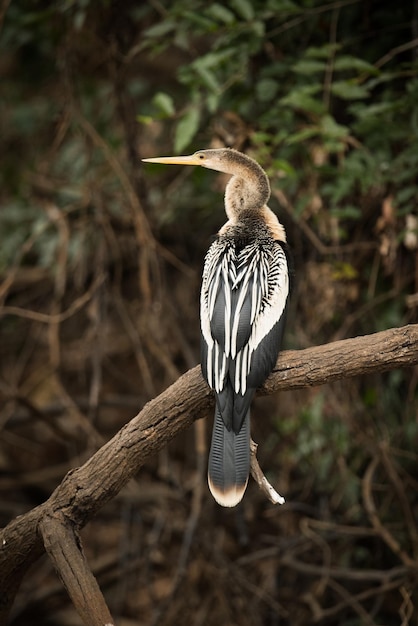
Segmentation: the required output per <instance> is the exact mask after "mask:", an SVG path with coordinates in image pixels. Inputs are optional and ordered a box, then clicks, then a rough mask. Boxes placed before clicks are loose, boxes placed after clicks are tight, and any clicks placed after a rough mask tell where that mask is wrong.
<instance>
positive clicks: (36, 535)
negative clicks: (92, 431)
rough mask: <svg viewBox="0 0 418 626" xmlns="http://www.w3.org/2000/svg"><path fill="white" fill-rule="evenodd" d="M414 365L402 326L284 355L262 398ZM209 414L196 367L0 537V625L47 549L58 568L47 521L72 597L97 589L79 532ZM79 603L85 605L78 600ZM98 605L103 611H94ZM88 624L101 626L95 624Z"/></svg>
mask: <svg viewBox="0 0 418 626" xmlns="http://www.w3.org/2000/svg"><path fill="white" fill-rule="evenodd" d="M417 363H418V325H411V326H405V327H402V328H397V329H391V330H387V331H384V332H380V333H375V334H373V335H367V336H365V337H356V338H354V339H346V340H343V341H337V342H334V343H331V344H326V345H323V346H318V347H314V348H307V349H305V350H298V351H286V352H283V353H282V354H281V355H280V357H279V359H278V362H277V365H276V367H275V369H274V371H273V373H272V374H271V376H270V377H269V378H268V380H267V381H266V383H265V385H264V386H263V388H262V389H261V390H260V393H262V394H271V393H273V392H275V391H278V390H285V389H299V388H303V387H309V386H316V385H322V384H325V383H328V382H330V381H334V380H337V379H341V378H348V377H352V376H360V375H364V374H370V373H373V372H382V371H386V370H391V369H395V368H399V367H407V366H412V365H415V364H417ZM212 409H213V398H212V394H211V391H210V390H209V389H208V387H207V385H206V384H205V382H204V381H203V379H202V377H201V374H200V368H199V367H195V368H194V369H192V370H190V371H188V372H187V373H186V374H184V375H183V376H182V377H181V378H179V380H178V381H177V382H176V383H174V384H173V385H172V386H171V387H169V388H168V389H167V390H166V391H164V392H163V393H162V394H161V395H160V396H158V397H157V398H155V399H154V400H152V401H151V402H149V403H147V404H146V405H145V406H144V408H143V409H142V411H141V412H140V413H138V415H136V417H134V418H133V419H132V420H131V421H130V422H129V423H128V424H126V425H125V426H124V427H123V428H122V429H121V430H120V431H119V432H118V433H117V434H116V435H115V436H114V437H113V439H111V440H110V441H109V442H107V443H106V444H105V445H104V446H103V447H102V448H100V450H98V451H97V452H96V454H94V455H93V456H92V457H91V458H90V459H89V460H88V461H87V462H86V463H85V464H84V465H83V466H82V467H79V468H77V469H74V470H71V471H70V472H69V473H68V474H67V475H66V476H65V478H64V479H63V481H62V482H61V484H60V485H59V486H58V487H57V489H56V490H55V491H54V492H53V493H52V495H51V497H50V498H49V499H48V500H47V502H45V503H43V504H42V505H40V506H38V507H36V508H35V509H33V510H31V511H29V512H28V513H26V514H24V515H21V516H19V517H17V518H16V519H14V520H13V521H11V522H10V523H9V524H8V526H6V527H5V528H4V529H3V530H2V531H1V532H0V623H1V624H5V623H7V616H8V614H9V611H10V608H11V605H12V603H13V600H14V597H15V594H16V592H17V590H18V588H19V585H20V583H21V581H22V578H23V577H24V575H25V573H26V572H27V570H28V568H29V566H30V565H31V564H32V563H33V562H34V561H35V560H36V559H37V558H39V556H40V555H41V554H42V553H43V552H44V551H45V549H47V551H48V552H49V553H50V554H52V558H53V560H54V561H55V565H56V566H58V567H59V562H60V559H61V557H60V556H59V550H60V549H63V548H62V545H61V548H59V547H58V548H57V546H56V545H54V543H53V537H52V536H51V528H52V529H53V527H54V525H52V526H51V520H54V524H58V525H60V524H61V526H60V527H59V528H58V529H57V530H56V539H57V541H58V542H60V541H61V543H63V541H64V539H62V537H64V538H67V539H66V553H65V561H67V562H68V560H71V558H72V555H73V556H74V562H73V563H72V566H73V572H72V574H71V573H70V575H68V574H66V573H65V572H62V571H61V572H60V574H61V577H62V578H63V579H64V583H65V584H66V586H67V589H68V590H69V593H70V594H71V593H72V592H71V586H72V585H73V584H74V582H75V580H77V579H78V578H81V579H82V583H83V584H85V588H90V589H91V588H94V587H95V584H94V582H93V581H92V580H91V572H89V571H88V567H87V564H86V562H85V559H84V557H82V556H81V553H80V546H79V544H78V543H77V541H76V539H75V538H76V537H77V531H78V529H80V528H82V527H83V526H84V525H85V524H86V523H87V522H88V521H89V519H91V517H92V516H93V515H94V514H95V513H96V512H97V511H98V510H99V509H100V508H101V507H102V506H103V505H104V504H105V503H106V502H108V501H109V500H111V499H112V498H113V497H114V496H115V495H116V494H117V493H118V492H119V491H120V489H121V488H122V487H123V486H124V485H125V484H126V483H127V482H128V480H129V479H130V478H131V477H132V476H133V475H134V474H136V473H137V471H138V470H139V468H140V467H141V466H142V465H143V463H144V462H145V461H146V459H148V457H150V456H151V455H152V454H154V453H155V452H156V451H157V450H159V449H160V448H162V447H163V446H164V445H166V444H167V442H168V441H170V440H171V439H172V438H173V437H175V436H176V435H177V434H178V433H179V432H180V431H182V430H184V429H185V428H187V427H188V426H189V425H190V424H192V422H193V421H194V420H196V419H199V418H202V417H205V416H206V415H208V413H210V412H211V411H212ZM53 534H54V533H53ZM60 536H61V539H60V538H59V537H60ZM69 537H70V538H71V540H68V538H69ZM45 546H46V547H45ZM57 554H58V556H57ZM54 555H55V556H54ZM72 578H73V580H72ZM88 579H90V580H88ZM96 591H97V593H96V595H95V598H96V600H97V603H98V604H96V605H94V603H93V604H92V606H91V607H87V608H86V607H85V606H82V607H81V608H80V606H78V607H77V608H78V610H79V613H80V615H82V617H83V619H84V620H85V623H89V622H88V619H90V618H91V616H92V615H93V614H95V615H96V617H97V610H100V611H102V613H103V615H105V614H106V609H105V608H103V603H102V600H101V599H100V597H99V596H98V594H100V590H98V589H97V590H96ZM74 597H76V600H75V603H76V602H77V594H73V601H74ZM79 602H80V603H81V604H83V602H84V596H83V594H81V598H80V600H79ZM97 606H99V607H101V608H99V609H97ZM82 611H84V613H82ZM86 615H88V616H90V617H89V618H87V617H86ZM109 616H110V614H109ZM86 620H87V621H86ZM90 623H95V624H96V623H102V621H98V618H97V619H96V621H94V622H93V621H91V622H90ZM103 623H110V622H103Z"/></svg>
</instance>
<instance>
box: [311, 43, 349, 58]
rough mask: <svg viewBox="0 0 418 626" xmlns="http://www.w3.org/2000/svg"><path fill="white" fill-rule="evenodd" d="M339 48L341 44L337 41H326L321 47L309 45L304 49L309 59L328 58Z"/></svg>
mask: <svg viewBox="0 0 418 626" xmlns="http://www.w3.org/2000/svg"><path fill="white" fill-rule="evenodd" d="M339 48H341V44H338V43H326V44H325V45H323V46H321V47H316V46H311V47H310V48H308V49H307V50H306V52H305V56H306V57H308V58H311V59H312V58H314V59H328V58H329V57H330V56H331V55H332V54H334V53H335V52H336V51H337V50H338V49H339Z"/></svg>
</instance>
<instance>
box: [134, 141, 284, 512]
mask: <svg viewBox="0 0 418 626" xmlns="http://www.w3.org/2000/svg"><path fill="white" fill-rule="evenodd" d="M143 160H144V161H149V162H151V163H169V164H178V165H201V166H202V167H206V168H209V169H212V170H216V171H218V172H224V173H226V174H231V175H232V178H231V179H230V180H229V181H228V184H227V186H226V190H225V211H226V214H227V216H228V221H227V222H226V224H224V226H222V228H221V229H220V231H219V233H218V237H217V239H216V240H215V241H214V243H213V244H212V245H211V246H210V248H209V250H208V252H207V255H206V258H205V264H204V269H203V279H202V288H201V296H200V323H201V339H202V341H201V366H202V373H203V376H204V378H205V379H206V381H207V382H208V384H209V386H210V387H211V388H212V389H214V391H215V397H216V407H215V420H214V425H213V433H212V443H211V449H210V454H209V467H208V482H209V487H210V490H211V492H212V495H213V497H214V498H215V500H216V501H217V502H218V503H219V504H221V505H222V506H228V507H232V506H235V505H236V504H238V502H239V501H240V500H241V499H242V497H243V495H244V491H245V488H246V486H247V482H248V475H249V469H250V404H251V400H252V398H253V396H254V393H255V390H256V388H257V387H259V386H260V385H261V384H262V383H263V382H264V380H265V379H266V378H267V376H268V375H269V374H270V372H271V371H272V369H273V367H274V365H275V363H276V360H277V356H278V353H279V349H280V344H281V340H282V334H283V327H284V318H285V309H286V303H287V296H288V293H289V271H288V263H287V255H286V234H285V231H284V228H283V226H282V225H281V224H280V222H279V221H278V219H277V217H276V216H275V214H274V213H273V212H272V211H271V210H270V209H269V208H268V207H267V204H266V203H267V201H268V199H269V197H270V184H269V180H268V178H267V175H266V173H265V172H264V170H263V169H262V168H261V167H260V166H259V165H258V163H256V161H254V160H253V159H251V158H250V157H248V156H247V155H245V154H242V153H241V152H237V151H236V150H232V149H229V148H224V149H212V150H199V151H198V152H196V153H195V154H192V155H190V156H179V157H157V158H153V159H143Z"/></svg>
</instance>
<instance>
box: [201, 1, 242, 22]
mask: <svg viewBox="0 0 418 626" xmlns="http://www.w3.org/2000/svg"><path fill="white" fill-rule="evenodd" d="M206 14H207V15H209V17H212V18H213V19H215V20H218V22H224V23H225V24H233V23H234V22H235V15H234V14H233V13H232V12H231V11H229V10H228V9H226V8H225V7H224V6H222V5H221V4H218V3H215V4H211V5H210V6H209V8H208V9H207V10H206Z"/></svg>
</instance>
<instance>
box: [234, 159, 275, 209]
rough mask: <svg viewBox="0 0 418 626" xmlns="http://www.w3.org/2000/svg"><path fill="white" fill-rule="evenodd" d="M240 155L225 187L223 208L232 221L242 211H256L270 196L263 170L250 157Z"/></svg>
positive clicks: (267, 181) (268, 185)
mask: <svg viewBox="0 0 418 626" xmlns="http://www.w3.org/2000/svg"><path fill="white" fill-rule="evenodd" d="M240 157H241V158H240V159H239V162H238V163H236V164H235V167H234V171H233V172H230V173H231V174H233V176H232V178H231V180H230V181H229V182H228V184H227V186H226V189H225V210H226V214H227V216H228V218H229V219H230V220H232V221H235V220H237V219H239V218H240V215H242V213H243V212H253V211H256V212H258V211H259V210H261V209H262V208H263V206H265V205H266V203H267V201H268V199H269V198H270V183H269V180H268V178H267V175H266V173H265V172H264V170H263V169H262V168H261V167H260V166H259V165H258V163H256V162H255V161H253V159H251V158H250V157H247V156H246V155H243V154H240Z"/></svg>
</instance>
